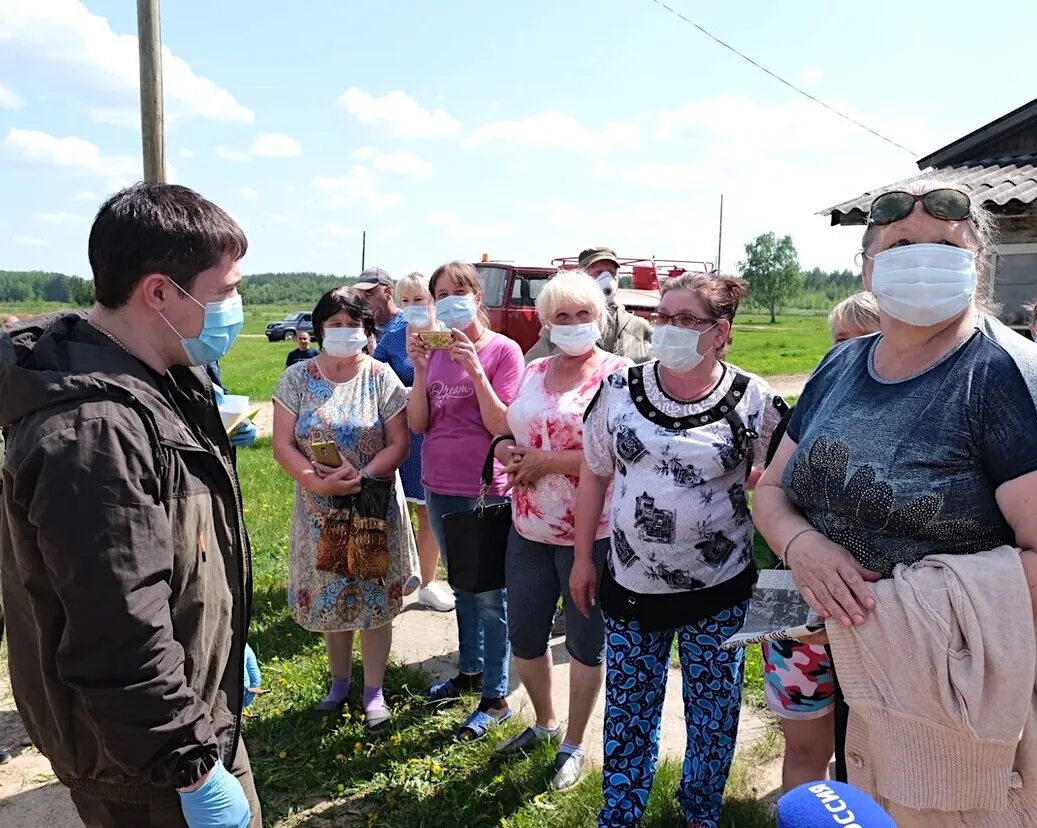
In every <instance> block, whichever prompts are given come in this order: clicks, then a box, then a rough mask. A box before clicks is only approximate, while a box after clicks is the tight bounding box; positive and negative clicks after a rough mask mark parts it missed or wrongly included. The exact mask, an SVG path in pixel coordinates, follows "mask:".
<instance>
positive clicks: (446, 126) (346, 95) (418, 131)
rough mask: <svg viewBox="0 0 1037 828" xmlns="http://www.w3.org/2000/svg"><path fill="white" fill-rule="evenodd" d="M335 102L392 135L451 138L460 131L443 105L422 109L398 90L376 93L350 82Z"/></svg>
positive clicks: (459, 124) (354, 115) (361, 120)
mask: <svg viewBox="0 0 1037 828" xmlns="http://www.w3.org/2000/svg"><path fill="white" fill-rule="evenodd" d="M335 103H336V104H337V105H338V106H340V107H342V108H343V109H345V110H346V111H347V112H348V113H349V114H350V115H352V116H353V117H354V118H356V120H358V121H359V122H360V123H362V124H364V125H365V126H375V127H380V128H383V129H385V130H386V132H387V133H388V134H389V135H391V136H392V137H395V138H408V139H413V140H417V139H433V138H453V137H455V136H457V135H459V134H460V132H461V123H460V122H459V121H458V120H457V119H456V118H454V117H453V116H452V115H451V114H450V113H449V112H447V111H446V110H445V109H442V108H440V109H436V110H434V111H433V110H428V109H425V108H424V107H422V106H421V104H419V103H418V102H417V101H416V100H415V99H414V98H412V97H411V96H410V95H408V94H407V93H405V92H400V91H399V90H396V91H393V92H389V93H388V94H386V95H382V96H381V97H377V96H375V95H372V94H371V93H370V92H365V91H364V90H363V89H359V88H358V87H356V86H351V87H350V88H349V89H347V90H346V91H345V92H343V93H342V94H341V95H340V96H339V97H338V99H337V100H336V101H335Z"/></svg>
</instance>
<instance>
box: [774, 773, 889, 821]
mask: <svg viewBox="0 0 1037 828" xmlns="http://www.w3.org/2000/svg"><path fill="white" fill-rule="evenodd" d="M778 828H897V824H896V823H895V822H894V821H893V818H892V817H891V816H890V815H889V814H887V813H886V811H885V809H884V808H882V806H880V805H879V804H878V803H877V802H876V801H875V800H874V799H872V798H871V797H870V796H868V795H867V794H866V793H864V791H860V790H858V789H857V788H854V787H853V786H851V785H847V784H845V783H843V782H808V783H807V784H805V785H800V786H799V787H798V788H796V789H795V790H791V791H789V792H788V793H787V794H785V795H784V796H783V797H782V798H781V799H779V800H778Z"/></svg>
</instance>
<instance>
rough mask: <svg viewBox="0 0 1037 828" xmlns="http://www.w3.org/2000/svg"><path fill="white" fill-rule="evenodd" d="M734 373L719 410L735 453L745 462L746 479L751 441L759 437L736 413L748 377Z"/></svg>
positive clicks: (751, 458)
mask: <svg viewBox="0 0 1037 828" xmlns="http://www.w3.org/2000/svg"><path fill="white" fill-rule="evenodd" d="M732 370H733V369H732ZM734 373H735V379H734V382H732V383H731V388H730V389H728V392H727V393H726V394H725V395H724V398H723V399H722V400H721V401H720V403H719V408H720V412H721V413H722V414H723V415H724V419H725V420H727V424H728V425H729V426H730V427H731V433H732V434H733V435H734V438H735V451H737V452H738V459H739V461H740V462H741V461H744V462H745V476H746V477H748V476H749V475H750V474H751V473H752V470H753V452H754V445H755V444H754V443H753V441H754V440H756V439H757V438H758V437H759V436H760V435H759V434H757V433H756V432H755V431H753V430H752V429H751V428H746V426H745V423H744V422H743V421H742V418H741V416H740V415H739V413H738V403H739V402H740V401H741V399H742V397H744V396H745V392H746V389H748V387H749V377H747V376H746V375H745V374H743V373H741V372H739V371H735V372H734Z"/></svg>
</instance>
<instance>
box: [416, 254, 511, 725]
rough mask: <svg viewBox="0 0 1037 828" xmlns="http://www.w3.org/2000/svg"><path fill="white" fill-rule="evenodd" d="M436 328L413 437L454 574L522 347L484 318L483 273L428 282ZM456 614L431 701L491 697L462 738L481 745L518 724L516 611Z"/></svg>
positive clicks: (479, 608) (436, 276)
mask: <svg viewBox="0 0 1037 828" xmlns="http://www.w3.org/2000/svg"><path fill="white" fill-rule="evenodd" d="M429 292H430V293H431V294H432V296H433V297H434V298H435V300H436V318H437V319H438V320H439V321H440V322H441V323H443V324H444V325H446V326H447V327H448V328H450V329H451V331H452V334H453V339H454V342H453V345H452V346H451V347H450V349H449V350H433V351H430V350H428V349H427V348H426V347H425V346H424V345H423V344H422V342H421V340H420V339H419V338H418V335H417V334H416V333H415V334H412V335H411V336H410V337H408V340H407V354H408V356H409V357H410V359H411V362H413V363H414V386H413V388H412V390H411V393H410V398H409V400H408V402H407V421H408V423H409V425H410V428H411V431H414V432H417V433H424V435H425V443H424V445H423V446H422V449H421V482H422V483H423V484H424V486H425V502H426V505H427V507H428V516H429V523H430V525H431V527H432V532H433V533H434V534H435V536H436V540H437V541H438V543H439V548H440V550H441V551H442V554H443V555H444V558H445V559H446V562H447V568H449V567H450V560H449V552H448V550H447V548H446V538H445V535H444V531H443V516H444V515H448V514H450V513H451V512H464V511H468V510H470V509H473V508H475V505H476V500H477V498H478V496H479V488H480V476H481V474H482V465H483V461H484V460H485V458H486V454H487V453H488V452H489V450H490V443H491V442H492V439H493V438H492V435H494V434H504V433H506V432H507V430H508V426H507V411H508V404H509V403H510V402H511V401H512V399H513V398H514V397H515V394H516V393H517V391H518V386H519V380H520V378H521V376H522V368H523V361H522V350H521V348H519V346H518V343H516V342H514V341H513V340H511V339H508V338H507V337H506V336H503V335H501V334H498V333H494V332H493V331H492V330H490V328H489V326H488V325H487V320H486V317H485V314H483V313H482V311H481V310H480V305H481V303H482V285H481V283H480V282H479V274H478V272H477V271H476V269H475V268H474V267H472V266H471V265H470V264H466V263H464V262H450V263H448V264H445V265H442V266H441V267H439V268H437V269H436V272H435V273H433V274H432V278H431V279H430V280H429ZM506 487H507V478H506V477H505V475H504V474H503V473H498V475H497V476H496V477H495V478H494V480H493V484H492V485H491V486H490V488H489V490H488V492H487V495H488V496H487V498H486V502H487V503H499V502H501V501H503V500H504V499H505V497H504V493H505V490H506ZM454 595H455V598H456V605H455V606H456V611H457V650H458V667H459V671H458V674H457V675H456V676H455V677H454V678H451V679H447V680H446V681H443V682H440V683H438V684H435V685H433V686H432V688H431V689H430V690H429V697H430V698H432V699H437V700H438V699H450V698H457V697H459V696H460V695H461V694H462V693H468V692H473V691H476V690H481V691H482V699H481V701H480V702H479V706H478V708H477V709H476V710H475V711H474V712H473V713H472V715H471V716H469V717H468V719H467V721H465V723H464V725H462V727H461V729H460V731H459V732H458V738H459V739H461V740H469V739H477V738H479V737H480V736H482V735H484V734H485V733H486V731H487V730H488V729H489V728H490V727H492V726H493V725H496V724H499V723H500V722H502V721H504V720H505V719H508V718H510V717H511V710H510V708H509V707H508V703H507V701H506V700H505V696H507V694H508V662H509V660H510V656H511V653H510V648H509V646H508V610H507V597H506V591H505V590H503V589H499V590H493V591H490V592H480V593H471V592H466V591H464V590H458V589H455V590H454Z"/></svg>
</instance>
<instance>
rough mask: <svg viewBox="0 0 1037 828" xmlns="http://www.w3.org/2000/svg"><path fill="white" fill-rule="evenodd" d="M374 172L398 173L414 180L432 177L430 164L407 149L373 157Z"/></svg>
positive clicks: (425, 179)
mask: <svg viewBox="0 0 1037 828" xmlns="http://www.w3.org/2000/svg"><path fill="white" fill-rule="evenodd" d="M374 168H375V171H376V172H380V173H385V174H386V175H398V176H401V177H403V178H411V179H414V180H415V181H427V180H428V179H430V178H432V165H431V164H430V163H429V162H428V161H426V160H425V159H424V158H422V157H421V156H420V155H417V154H415V153H413V152H410V151H409V150H399V151H397V152H389V153H384V154H380V155H378V157H377V158H375V159H374Z"/></svg>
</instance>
